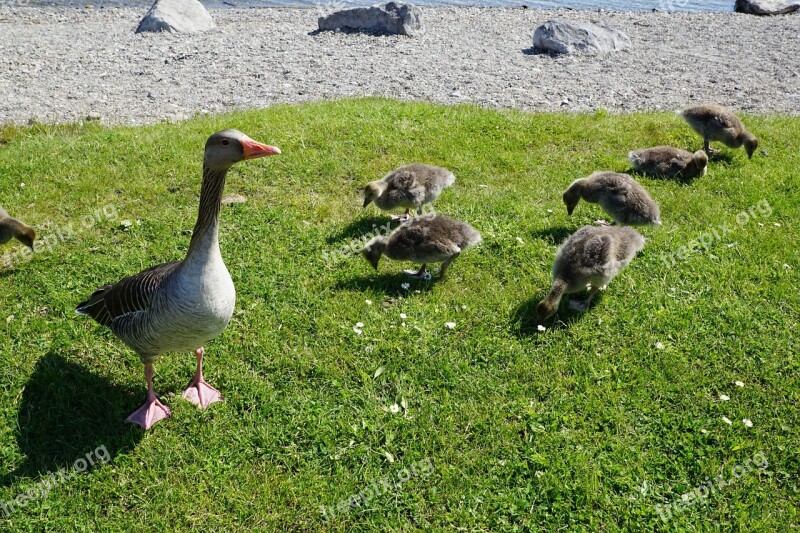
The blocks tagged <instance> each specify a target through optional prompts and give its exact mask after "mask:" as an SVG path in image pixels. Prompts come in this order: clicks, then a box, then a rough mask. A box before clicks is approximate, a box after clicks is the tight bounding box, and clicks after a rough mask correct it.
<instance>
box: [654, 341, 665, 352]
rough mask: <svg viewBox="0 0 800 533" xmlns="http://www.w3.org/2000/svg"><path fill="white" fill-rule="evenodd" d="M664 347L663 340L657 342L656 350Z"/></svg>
mask: <svg viewBox="0 0 800 533" xmlns="http://www.w3.org/2000/svg"><path fill="white" fill-rule="evenodd" d="M663 349H664V343H663V342H661V341H658V342H657V343H656V350H663Z"/></svg>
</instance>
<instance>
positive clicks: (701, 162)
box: [692, 150, 708, 176]
mask: <svg viewBox="0 0 800 533" xmlns="http://www.w3.org/2000/svg"><path fill="white" fill-rule="evenodd" d="M692 162H693V163H694V166H696V167H697V170H702V171H703V176H705V175H706V171H707V170H708V154H706V151H705V150H698V151H696V152H695V153H694V154H693V155H692Z"/></svg>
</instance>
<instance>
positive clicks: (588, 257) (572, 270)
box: [536, 226, 644, 323]
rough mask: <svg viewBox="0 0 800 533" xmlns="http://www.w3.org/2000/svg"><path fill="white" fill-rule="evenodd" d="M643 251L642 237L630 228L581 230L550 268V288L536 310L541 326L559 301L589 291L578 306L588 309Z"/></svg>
mask: <svg viewBox="0 0 800 533" xmlns="http://www.w3.org/2000/svg"><path fill="white" fill-rule="evenodd" d="M642 248H644V237H642V236H641V235H640V234H639V232H637V231H636V230H635V229H633V228H627V227H620V226H584V227H582V228H581V229H579V230H578V231H576V232H575V233H573V234H572V235H570V236H569V237H567V239H566V240H565V241H564V243H563V244H562V245H561V246H560V247H559V248H558V251H557V252H556V260H555V263H554V264H553V285H552V287H551V289H550V293H549V294H548V295H547V297H546V298H545V299H544V300H542V301H541V302H540V303H539V306H538V307H537V309H536V312H537V315H538V320H539V322H540V323H541V322H542V321H544V320H546V319H547V318H549V317H551V316H552V315H554V314H555V312H556V310H557V309H558V304H559V303H560V302H561V297H562V296H563V295H564V294H570V293H575V292H579V291H582V290H584V289H586V288H589V298H588V299H587V300H586V302H585V303H584V304H582V305H581V306H579V307H580V308H582V309H584V310H585V309H588V307H589V304H590V303H591V301H592V298H593V297H594V295H595V294H596V293H597V291H602V290H604V289H605V288H606V285H608V283H609V282H610V281H611V280H612V279H613V278H614V276H616V275H617V274H618V273H619V271H620V270H622V269H623V268H625V267H626V266H628V264H629V263H630V262H631V260H633V257H634V256H635V255H636V253H637V252H638V251H639V250H641V249H642Z"/></svg>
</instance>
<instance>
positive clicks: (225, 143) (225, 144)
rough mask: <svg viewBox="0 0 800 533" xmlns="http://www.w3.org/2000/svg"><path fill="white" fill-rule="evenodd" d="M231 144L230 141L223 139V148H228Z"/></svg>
mask: <svg viewBox="0 0 800 533" xmlns="http://www.w3.org/2000/svg"><path fill="white" fill-rule="evenodd" d="M230 143H231V142H230V141H229V140H228V139H222V146H228V145H229V144H230Z"/></svg>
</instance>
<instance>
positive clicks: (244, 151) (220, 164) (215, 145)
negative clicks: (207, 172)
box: [203, 130, 281, 169]
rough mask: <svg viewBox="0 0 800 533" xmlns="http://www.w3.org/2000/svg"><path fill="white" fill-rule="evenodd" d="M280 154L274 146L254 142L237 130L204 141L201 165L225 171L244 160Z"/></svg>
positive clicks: (226, 131)
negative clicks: (204, 146)
mask: <svg viewBox="0 0 800 533" xmlns="http://www.w3.org/2000/svg"><path fill="white" fill-rule="evenodd" d="M279 153H281V151H280V149H279V148H278V147H276V146H269V145H267V144H263V143H260V142H258V141H254V140H253V139H251V138H250V137H248V136H247V135H245V134H244V133H242V132H241V131H238V130H224V131H219V132H217V133H215V134H214V135H212V136H211V137H209V138H208V140H207V141H206V149H205V154H204V156H203V164H204V165H205V166H207V167H210V168H216V169H227V168H229V167H230V166H231V165H233V164H234V163H238V162H239V161H244V160H245V159H256V158H258V157H266V156H268V155H276V154H279Z"/></svg>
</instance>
